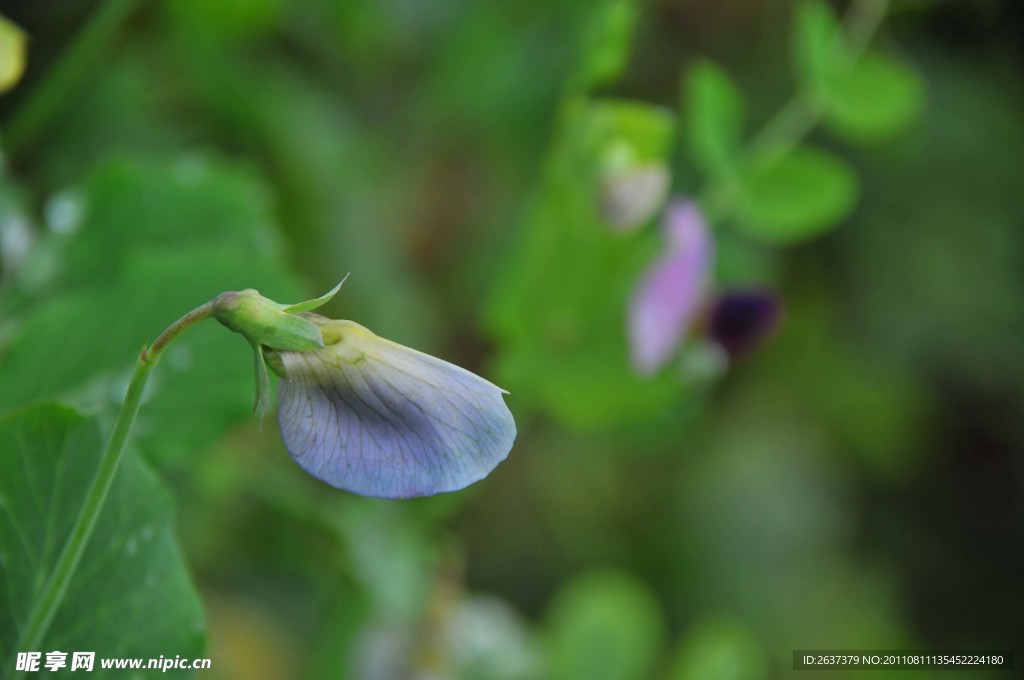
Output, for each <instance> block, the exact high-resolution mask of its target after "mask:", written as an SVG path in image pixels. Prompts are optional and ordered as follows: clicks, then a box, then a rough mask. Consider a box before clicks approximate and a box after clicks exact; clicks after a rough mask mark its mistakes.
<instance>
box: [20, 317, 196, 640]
mask: <svg viewBox="0 0 1024 680" xmlns="http://www.w3.org/2000/svg"><path fill="white" fill-rule="evenodd" d="M212 314H213V303H212V302H207V303H206V304H205V305H202V306H201V307H197V308H196V309H194V310H192V311H191V312H189V313H188V314H186V315H185V316H183V317H181V318H180V319H178V320H177V321H175V322H174V323H173V324H171V325H170V326H169V327H168V328H167V330H165V331H164V332H163V333H161V334H160V337H159V338H157V340H156V342H154V343H153V345H152V346H151V347H150V348H148V349H146V348H143V350H142V352H141V353H140V354H139V360H138V363H136V364H135V372H134V373H133V374H132V379H131V382H130V383H128V392H127V393H126V394H125V397H124V403H123V404H122V405H121V412H120V413H119V414H118V416H117V422H116V424H115V425H114V432H113V434H111V436H110V442H109V443H108V444H107V449H106V451H104V452H103V457H102V458H101V459H100V465H99V469H98V470H97V471H96V476H95V477H94V478H93V480H92V485H91V486H90V487H89V491H88V492H87V493H86V496H85V502H84V503H83V504H82V509H81V510H80V511H79V513H78V518H77V519H76V520H75V524H74V526H73V527H72V529H71V533H70V534H69V535H68V540H67V542H65V543H64V549H63V550H62V551H61V553H60V557H58V558H57V563H56V565H54V568H53V571H52V572H51V573H50V578H49V579H48V580H47V582H46V586H45V587H44V588H43V591H42V593H41V594H40V595H39V597H38V598H37V599H36V601H35V604H34V606H33V607H32V611H31V612H30V613H29V616H28V621H27V623H26V625H25V628H24V630H23V631H22V634H21V639H20V640H19V641H18V646H17V647H16V648H15V649H18V650H23V651H32V650H37V649H39V646H40V643H42V641H43V636H44V635H46V632H47V630H48V629H49V627H50V623H51V622H52V621H53V617H54V615H55V614H56V613H57V609H58V608H59V607H60V605H61V602H62V601H63V599H64V595H65V593H66V592H67V589H68V586H69V585H70V583H71V578H72V577H73V576H74V573H75V570H76V569H77V568H78V563H79V561H80V560H81V558H82V553H84V552H85V547H86V545H87V544H88V543H89V538H90V536H91V535H92V530H93V528H94V527H95V526H96V520H97V518H98V517H99V516H100V512H101V511H102V510H103V504H104V503H105V502H106V500H107V492H109V491H110V485H111V484H112V483H113V481H114V477H115V475H116V474H117V468H118V465H119V464H120V462H121V458H122V456H123V454H124V449H125V444H126V443H127V442H128V435H129V433H130V432H131V429H132V425H134V424H135V416H136V415H137V414H138V412H139V406H140V404H141V403H142V393H143V391H144V390H145V388H146V380H147V379H148V378H149V373H150V371H152V370H153V367H154V366H156V364H157V362H158V361H159V360H160V355H161V354H163V352H164V350H165V349H167V347H168V345H170V344H171V343H172V342H173V341H174V340H175V339H176V338H177V337H178V336H179V335H180V334H181V333H182V332H184V331H185V330H187V329H189V328H190V327H192V326H193V325H195V324H197V323H199V322H200V321H202V320H203V319H206V318H208V317H209V316H211V315H212Z"/></svg>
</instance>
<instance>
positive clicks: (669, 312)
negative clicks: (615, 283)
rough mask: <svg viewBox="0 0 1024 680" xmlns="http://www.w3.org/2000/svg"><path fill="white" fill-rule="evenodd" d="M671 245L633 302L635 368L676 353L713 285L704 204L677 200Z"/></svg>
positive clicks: (649, 368) (668, 225)
mask: <svg viewBox="0 0 1024 680" xmlns="http://www.w3.org/2000/svg"><path fill="white" fill-rule="evenodd" d="M664 230H665V238H666V245H665V250H664V252H663V253H662V255H661V256H660V257H659V258H658V259H657V260H655V261H654V262H653V263H652V264H651V266H650V267H649V268H648V269H647V271H646V272H645V273H644V274H643V276H642V277H641V279H640V283H639V284H638V285H637V288H636V290H635V291H634V293H633V298H632V301H631V303H630V308H629V341H630V353H631V359H632V362H633V366H634V368H635V369H636V370H637V372H639V373H640V374H642V375H650V374H652V373H654V372H656V371H657V370H658V369H660V368H661V367H662V366H664V365H665V363H666V362H668V360H669V359H671V358H672V355H673V354H675V352H676V350H677V349H678V348H679V345H680V344H681V343H682V341H683V339H684V338H685V337H686V333H687V331H688V330H689V329H690V325H691V323H692V321H693V318H694V316H695V315H696V313H697V310H698V309H699V308H700V306H701V303H702V301H703V299H704V295H705V293H706V291H707V285H708V278H709V274H710V269H711V263H712V252H713V245H712V242H711V235H710V233H709V232H708V227H707V224H706V223H705V222H704V217H703V215H701V212H700V208H699V207H698V206H697V205H696V204H695V203H693V202H691V201H678V202H675V203H673V204H672V205H671V206H670V207H669V209H668V211H667V213H666V215H665V223H664Z"/></svg>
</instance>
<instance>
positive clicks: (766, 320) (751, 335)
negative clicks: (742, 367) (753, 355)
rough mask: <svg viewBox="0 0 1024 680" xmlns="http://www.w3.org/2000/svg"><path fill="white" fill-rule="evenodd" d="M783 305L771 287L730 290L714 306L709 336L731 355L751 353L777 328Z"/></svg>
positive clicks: (709, 324)
mask: <svg viewBox="0 0 1024 680" xmlns="http://www.w3.org/2000/svg"><path fill="white" fill-rule="evenodd" d="M781 311H782V310H781V305H780V304H779V301H778V298H777V297H776V296H775V294H774V293H773V292H771V291H768V290H745V291H730V292H727V293H725V294H724V295H722V296H721V297H720V298H719V299H718V300H717V301H716V302H715V304H714V306H713V307H712V308H711V313H710V315H709V323H708V335H710V336H711V339H712V340H714V341H715V342H717V343H718V344H719V345H721V346H722V348H723V349H724V350H725V351H726V352H728V354H729V356H730V357H733V358H735V357H738V356H742V355H744V354H748V353H749V352H751V351H752V350H754V349H756V348H757V347H758V346H760V345H762V344H763V343H764V341H765V340H767V339H768V337H769V336H771V335H772V333H773V332H774V331H775V329H776V328H777V327H778V325H779V318H780V316H781Z"/></svg>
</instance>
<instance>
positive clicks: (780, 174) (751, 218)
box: [736, 147, 857, 244]
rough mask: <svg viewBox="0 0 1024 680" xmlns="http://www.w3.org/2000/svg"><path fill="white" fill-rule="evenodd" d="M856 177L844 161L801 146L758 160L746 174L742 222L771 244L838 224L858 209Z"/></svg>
mask: <svg viewBox="0 0 1024 680" xmlns="http://www.w3.org/2000/svg"><path fill="white" fill-rule="evenodd" d="M856 198H857V178H856V176H855V175H854V173H853V171H852V170H851V169H850V168H849V167H848V166H847V165H846V164H845V163H843V162H842V161H841V160H839V159H837V158H835V157H834V156H832V155H830V154H827V153H825V152H823V151H818V150H815V149H810V148H806V147H801V148H797V149H793V150H791V151H789V152H787V153H785V154H784V155H779V154H771V155H766V156H764V157H762V158H761V159H760V160H755V161H754V162H753V163H751V165H750V166H749V167H748V168H747V169H746V170H745V171H744V172H743V173H742V177H741V181H740V193H739V204H738V206H737V215H736V216H737V221H738V224H739V226H740V228H741V229H743V230H744V231H745V232H746V233H748V234H749V235H751V236H754V237H756V238H758V239H760V240H762V241H765V242H769V243H777V244H781V243H794V242H798V241H803V240H806V239H809V238H811V237H813V236H817V235H818V234H821V233H823V232H825V231H828V230H829V229H831V228H833V227H835V226H837V225H838V224H839V222H840V221H841V220H842V219H843V218H844V217H846V215H847V214H849V212H850V210H852V209H853V206H854V203H855V201H856Z"/></svg>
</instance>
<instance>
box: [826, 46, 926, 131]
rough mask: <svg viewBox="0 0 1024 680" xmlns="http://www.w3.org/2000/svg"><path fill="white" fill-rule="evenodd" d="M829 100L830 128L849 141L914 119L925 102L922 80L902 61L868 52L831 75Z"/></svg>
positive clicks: (904, 124)
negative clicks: (848, 67) (850, 66)
mask: <svg viewBox="0 0 1024 680" xmlns="http://www.w3.org/2000/svg"><path fill="white" fill-rule="evenodd" d="M828 101H829V104H828V115H827V125H828V127H829V129H831V130H832V131H834V132H835V133H837V134H839V135H842V136H843V137H845V138H847V139H849V140H851V141H855V142H864V141H873V140H876V139H881V138H884V137H887V136H890V135H892V134H894V133H897V132H899V131H900V130H902V129H904V128H905V127H906V126H907V125H909V124H910V123H911V122H913V120H914V119H915V118H916V117H917V115H918V114H919V113H920V111H921V107H922V105H923V103H924V83H923V82H922V80H921V77H920V76H919V75H918V74H917V73H916V72H915V71H914V70H913V69H911V68H909V67H908V66H906V65H905V64H902V63H900V62H898V61H896V60H894V59H891V58H889V57H886V56H885V55H882V54H879V53H876V52H870V53H868V54H866V55H864V56H863V57H862V58H861V59H860V60H859V61H858V62H857V63H856V64H855V65H854V67H853V68H851V69H849V70H847V71H845V72H843V73H840V74H837V75H836V76H835V77H834V78H833V79H832V81H831V84H830V87H829V97H828Z"/></svg>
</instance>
